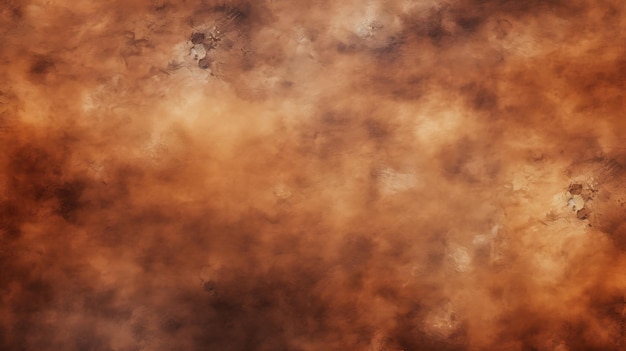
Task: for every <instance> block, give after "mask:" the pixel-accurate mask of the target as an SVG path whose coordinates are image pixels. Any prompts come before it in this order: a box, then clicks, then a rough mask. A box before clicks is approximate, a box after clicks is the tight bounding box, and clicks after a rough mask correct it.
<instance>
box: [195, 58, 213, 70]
mask: <svg viewBox="0 0 626 351" xmlns="http://www.w3.org/2000/svg"><path fill="white" fill-rule="evenodd" d="M210 66H211V60H209V58H208V57H205V58H202V59H200V61H198V67H200V68H202V69H208V68H209V67H210Z"/></svg>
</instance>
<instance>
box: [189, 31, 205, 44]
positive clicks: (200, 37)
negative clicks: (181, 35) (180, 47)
mask: <svg viewBox="0 0 626 351" xmlns="http://www.w3.org/2000/svg"><path fill="white" fill-rule="evenodd" d="M202 42H204V34H203V33H193V34H192V35H191V43H192V44H202Z"/></svg>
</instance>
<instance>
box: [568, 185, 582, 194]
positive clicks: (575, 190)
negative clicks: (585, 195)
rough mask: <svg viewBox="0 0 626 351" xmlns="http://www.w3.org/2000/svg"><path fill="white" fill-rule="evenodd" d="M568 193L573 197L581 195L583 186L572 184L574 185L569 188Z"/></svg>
mask: <svg viewBox="0 0 626 351" xmlns="http://www.w3.org/2000/svg"><path fill="white" fill-rule="evenodd" d="M568 191H569V193H570V194H572V195H580V193H581V192H582V191H583V185H582V184H572V185H570V186H569V189H568Z"/></svg>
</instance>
